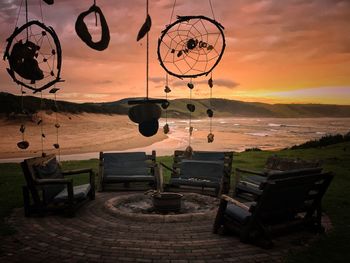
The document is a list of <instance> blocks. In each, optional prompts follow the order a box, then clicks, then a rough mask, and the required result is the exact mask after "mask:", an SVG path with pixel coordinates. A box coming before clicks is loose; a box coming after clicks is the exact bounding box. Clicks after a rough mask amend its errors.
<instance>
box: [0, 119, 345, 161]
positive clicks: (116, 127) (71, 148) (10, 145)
mask: <svg viewBox="0 0 350 263" xmlns="http://www.w3.org/2000/svg"><path fill="white" fill-rule="evenodd" d="M43 120H44V121H43V123H44V125H43V132H44V134H45V138H44V140H43V142H44V152H46V153H56V154H58V151H57V150H56V149H54V147H53V144H54V143H56V129H55V127H54V125H55V123H56V120H55V114H43ZM58 122H59V123H60V125H61V127H60V128H59V144H60V146H61V157H62V158H61V160H83V159H91V158H98V153H99V152H100V151H146V152H147V153H150V152H151V151H152V150H156V152H157V155H158V156H162V155H172V154H173V153H174V150H184V149H185V148H186V147H187V146H188V144H189V135H188V120H185V119H169V120H168V123H169V127H170V133H169V134H167V135H164V134H163V131H162V127H163V126H164V124H165V120H164V119H161V120H160V121H159V127H160V129H159V131H158V133H157V134H156V135H155V136H152V137H148V138H147V137H143V136H142V135H140V134H139V132H138V126H137V124H135V123H133V122H131V121H130V120H129V118H128V117H127V116H121V115H104V114H87V113H84V114H77V115H74V114H63V113H60V114H59V115H58ZM349 123H350V119H349V118H316V119H307V118H305V119H300V118H243V117H241V118H236V117H235V118H233V117H230V118H214V119H213V125H212V132H213V133H214V135H215V138H214V142H213V143H208V142H207V135H208V133H209V132H210V126H209V120H208V118H205V119H198V120H192V126H193V128H194V131H193V136H192V137H191V146H192V148H193V149H194V150H197V151H199V150H200V151H238V152H240V151H244V150H245V149H247V148H260V149H264V150H277V149H282V148H285V147H290V146H292V145H295V144H301V143H303V142H305V141H308V140H312V139H317V138H320V137H322V136H324V135H326V134H337V133H341V134H345V133H347V132H349V130H350V127H349ZM0 125H1V126H0V162H7V161H10V162H13V161H16V162H18V161H21V158H22V159H23V158H25V157H33V156H38V155H40V154H41V128H40V126H38V125H37V124H36V122H31V121H27V122H26V133H25V139H26V140H27V141H28V142H29V143H30V147H29V148H28V149H27V150H20V149H18V148H17V145H16V144H17V142H19V141H20V140H21V133H20V131H19V128H20V125H21V122H20V121H19V120H6V119H5V118H2V119H1V120H0Z"/></svg>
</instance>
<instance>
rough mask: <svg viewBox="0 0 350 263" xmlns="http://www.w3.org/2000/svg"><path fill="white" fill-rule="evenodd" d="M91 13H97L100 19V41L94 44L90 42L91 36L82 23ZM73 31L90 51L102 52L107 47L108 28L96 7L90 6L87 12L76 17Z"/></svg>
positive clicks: (108, 38)
mask: <svg viewBox="0 0 350 263" xmlns="http://www.w3.org/2000/svg"><path fill="white" fill-rule="evenodd" d="M91 13H95V14H96V13H97V14H98V15H99V17H100V24H101V28H102V36H101V40H100V41H98V42H94V41H93V40H92V36H91V34H90V33H89V30H88V28H87V26H86V24H85V22H84V18H85V17H86V16H88V15H89V14H91ZM75 31H76V32H77V35H78V36H79V37H80V38H81V40H83V42H84V43H85V44H86V45H88V46H89V47H91V48H92V49H95V50H98V51H102V50H105V49H106V48H107V47H108V44H109V40H110V35H109V28H108V25H107V21H106V19H105V17H104V15H103V13H102V11H101V9H100V8H99V7H98V6H97V5H92V6H91V7H90V8H89V10H87V11H85V12H83V13H81V14H80V15H79V16H78V18H77V21H76V22H75Z"/></svg>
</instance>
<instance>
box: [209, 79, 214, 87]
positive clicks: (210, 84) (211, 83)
mask: <svg viewBox="0 0 350 263" xmlns="http://www.w3.org/2000/svg"><path fill="white" fill-rule="evenodd" d="M208 85H209V87H210V88H212V87H213V86H214V84H213V79H212V78H210V79H209V80H208Z"/></svg>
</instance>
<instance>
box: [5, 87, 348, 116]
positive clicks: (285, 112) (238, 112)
mask: <svg viewBox="0 0 350 263" xmlns="http://www.w3.org/2000/svg"><path fill="white" fill-rule="evenodd" d="M127 101H128V99H122V100H119V101H114V102H104V103H73V102H67V101H58V102H57V106H58V110H59V111H60V112H67V113H73V114H78V113H83V112H86V113H101V114H122V115H125V114H127V113H128V107H129V106H128V105H127ZM187 103H189V100H188V99H175V100H171V101H170V106H169V108H168V116H169V117H175V118H187V117H188V110H187V108H186V104H187ZM192 103H193V104H194V105H195V106H196V111H195V112H194V113H193V116H194V117H195V118H199V117H204V116H206V110H207V109H208V107H209V105H211V108H212V109H213V110H214V116H216V117H231V116H235V117H282V118H305V117H314V118H318V117H350V105H325V104H267V103H259V102H243V101H237V100H226V99H212V100H211V101H210V100H209V99H196V100H193V101H192ZM20 105H21V97H20V96H16V95H13V94H9V93H4V92H0V114H2V115H4V114H5V115H13V114H17V113H20V112H21V106H20ZM24 106H25V109H26V110H27V111H28V112H29V113H35V112H37V111H38V110H39V109H40V98H37V97H33V96H25V97H24ZM42 109H43V110H45V111H54V110H55V106H54V101H53V100H50V99H43V105H42Z"/></svg>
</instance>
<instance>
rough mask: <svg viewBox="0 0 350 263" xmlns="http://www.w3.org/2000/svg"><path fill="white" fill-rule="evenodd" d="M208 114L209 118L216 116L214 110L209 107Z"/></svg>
mask: <svg viewBox="0 0 350 263" xmlns="http://www.w3.org/2000/svg"><path fill="white" fill-rule="evenodd" d="M207 115H208V117H209V118H212V117H213V116H214V112H213V110H212V109H208V110H207Z"/></svg>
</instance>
